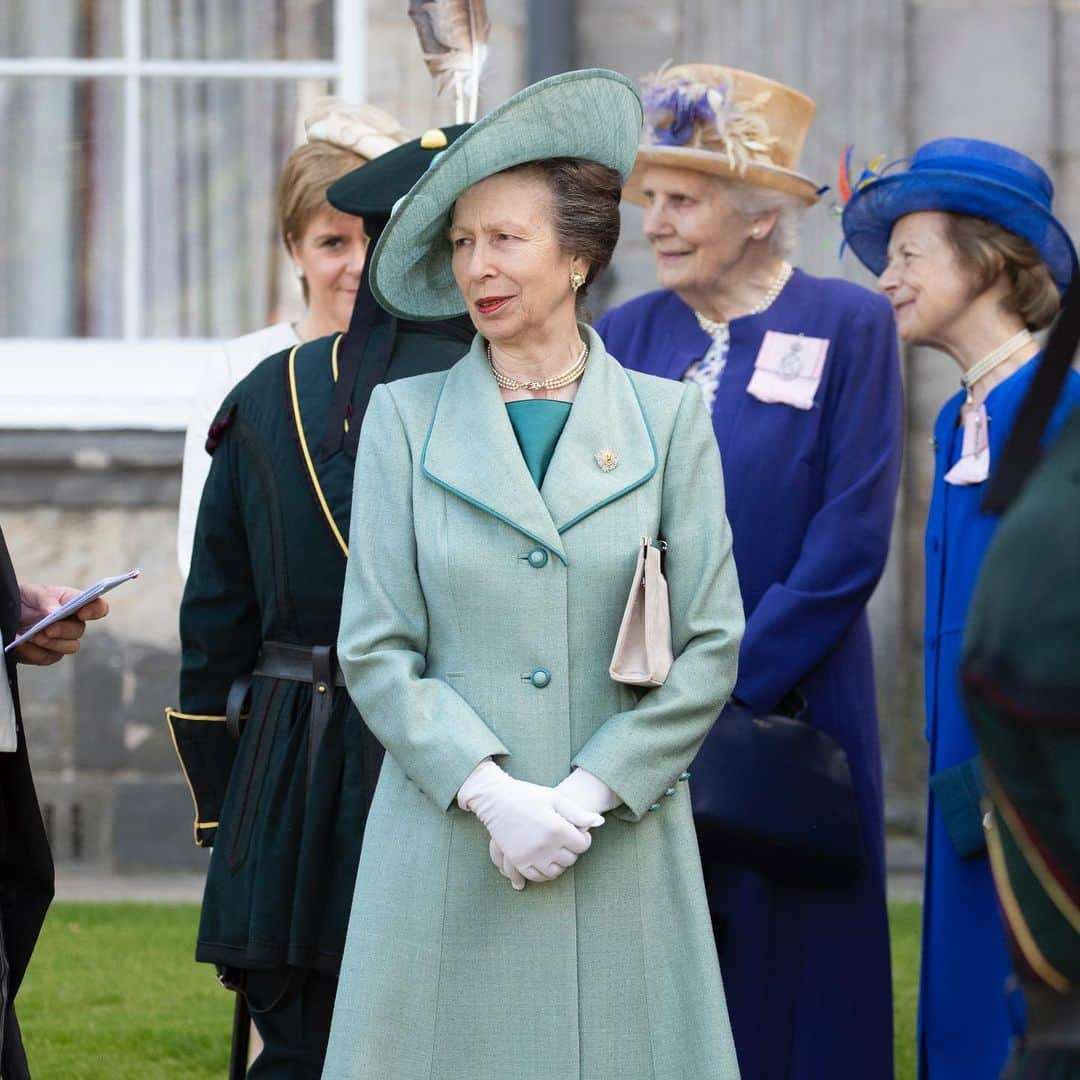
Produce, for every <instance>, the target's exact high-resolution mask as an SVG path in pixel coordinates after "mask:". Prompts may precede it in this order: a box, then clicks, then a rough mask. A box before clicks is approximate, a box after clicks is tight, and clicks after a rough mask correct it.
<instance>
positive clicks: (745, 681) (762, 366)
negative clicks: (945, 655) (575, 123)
mask: <svg viewBox="0 0 1080 1080" xmlns="http://www.w3.org/2000/svg"><path fill="white" fill-rule="evenodd" d="M645 103H646V125H647V139H648V142H647V143H646V145H644V146H642V147H641V148H640V151H639V155H638V160H637V165H636V168H635V173H634V176H633V177H632V178H631V182H630V185H629V187H628V192H627V193H628V197H630V198H632V199H634V200H635V201H638V202H641V203H643V204H644V205H645V207H646V212H645V232H646V235H647V237H648V239H649V241H650V243H651V245H652V248H653V252H654V255H655V257H656V264H657V274H658V277H659V279H660V284H661V285H662V286H663V288H662V290H661V291H659V292H654V293H650V294H648V295H646V296H643V297H640V298H639V299H637V300H634V301H632V302H630V303H628V304H625V305H623V306H622V307H620V308H617V309H616V310H614V311H611V312H609V313H608V314H607V315H606V316H604V317H603V318H602V319H601V320H600V322H599V323H598V330H599V332H600V333H601V335H602V336H603V338H604V340H605V341H606V342H607V343H608V347H609V349H610V351H611V353H612V355H614V356H616V357H618V359H619V360H620V361H621V362H622V363H623V364H624V365H626V366H628V367H630V368H634V369H637V370H642V371H647V372H650V373H652V374H657V375H664V376H668V377H669V378H672V379H683V380H687V381H691V380H692V381H695V382H698V383H699V384H700V385H701V386H702V389H703V392H704V394H705V397H706V401H707V402H708V403H709V405H710V408H711V412H712V421H713V427H714V430H715V433H716V437H717V440H718V442H719V444H720V452H721V458H722V459H723V461H724V478H725V486H726V487H727V492H728V495H727V498H728V504H727V505H728V516H729V519H730V521H731V528H732V532H733V534H734V545H735V561H736V566H737V567H738V572H739V583H740V587H741V591H742V598H743V605H744V607H745V611H746V635H745V637H744V639H743V644H742V648H741V651H740V655H739V674H738V681H737V683H736V686H735V691H734V694H735V697H737V698H739V699H741V700H742V701H743V702H746V703H747V704H748V705H750V706H752V707H753V708H754V709H755V710H759V711H761V712H766V711H770V710H773V709H774V708H775V707H776V706H777V705H778V703H779V702H780V700H781V699H782V698H784V697H785V695H787V694H788V692H789V691H791V690H792V689H795V688H798V689H799V690H801V691H802V693H803V694H804V695H805V697H806V698H807V700H808V703H809V707H810V713H811V715H812V718H813V722H814V723H815V724H816V725H817V726H819V727H820V728H822V729H824V730H825V731H827V732H829V733H830V734H831V735H832V736H833V737H834V738H835V739H837V740H838V741H839V742H840V743H841V745H842V746H843V747H844V748H845V749H846V751H847V753H848V756H849V759H850V762H851V768H852V773H853V781H854V786H855V791H856V796H857V800H858V807H859V813H860V818H861V824H862V831H863V843H864V856H865V860H864V861H865V870H864V872H863V873H862V875H861V877H860V878H859V880H858V881H857V882H856V883H855V884H853V885H850V886H846V887H843V888H837V889H834V890H830V891H810V890H808V889H801V888H794V887H782V886H779V885H776V884H773V883H772V882H771V881H769V880H768V879H766V878H765V877H763V876H762V875H760V874H758V873H756V872H754V871H751V870H746V869H741V868H739V867H737V866H733V865H728V864H723V863H720V862H717V861H715V859H714V858H711V857H706V859H705V862H704V870H705V880H706V887H707V891H708V897H709V905H710V908H711V911H712V916H713V925H714V929H715V931H716V937H717V945H718V947H719V951H720V960H721V966H722V969H723V974H724V985H725V986H726V988H727V993H728V1009H729V1012H730V1016H731V1022H732V1028H733V1031H734V1035H735V1046H736V1049H737V1051H738V1055H739V1063H740V1067H741V1070H742V1075H743V1077H744V1078H746V1080H821V1078H822V1077H828V1078H829V1080H842V1078H848V1077H850V1078H851V1080H869V1078H871V1077H873V1078H874V1080H886V1078H888V1077H891V1076H892V998H891V979H890V967H889V943H888V920H887V914H886V905H885V876H884V839H883V833H884V829H883V805H882V804H883V800H882V778H881V755H880V749H879V741H878V722H877V711H876V706H875V694H874V675H873V666H872V657H871V646H870V632H869V628H868V625H867V619H866V603H867V601H868V600H869V598H870V594H871V593H872V592H873V590H874V586H875V585H876V583H877V581H878V578H879V577H880V575H881V572H882V569H883V567H884V565H885V558H886V554H887V551H888V546H889V535H890V530H891V526H892V518H893V506H894V501H895V497H896V489H897V483H898V477H899V467H900V455H901V443H902V393H901V384H900V369H899V364H898V360H897V349H896V336H895V329H894V324H893V319H892V315H891V312H890V310H889V305H888V303H887V302H886V301H885V300H884V298H882V297H880V296H875V295H874V294H872V293H870V292H868V291H866V290H865V289H861V288H859V287H857V286H855V285H851V284H848V283H847V282H844V281H839V280H823V279H817V278H813V277H810V276H809V275H807V274H804V273H803V272H802V271H800V270H793V269H792V267H791V266H790V265H789V264H788V263H787V262H785V261H784V258H785V255H786V254H787V252H788V251H790V249H791V247H792V246H793V244H794V239H795V233H796V229H797V225H798V220H799V218H800V217H801V215H802V213H803V211H804V210H805V209H806V208H807V206H809V205H810V204H812V203H813V202H814V201H816V198H817V186H816V185H815V184H814V183H813V182H812V181H810V180H808V179H807V178H806V177H804V176H801V175H799V174H798V173H797V172H795V171H794V169H795V166H796V164H797V158H798V154H799V150H800V148H801V146H802V142H803V139H804V137H805V134H806V131H807V129H808V127H809V124H810V119H811V117H812V115H813V111H814V104H813V102H812V101H810V100H809V99H808V98H806V97H804V96H803V95H802V94H799V93H797V92H795V91H793V90H790V89H788V88H787V87H784V86H781V85H780V84H778V83H773V82H771V81H770V80H767V79H761V78H759V77H758V76H755V75H750V74H748V73H745V72H738V71H731V70H729V69H724V68H717V67H712V66H709V65H703V64H690V65H683V66H681V67H674V68H669V69H667V70H666V71H665V72H663V73H661V75H660V76H659V77H658V79H657V80H656V82H655V83H654V85H653V86H652V87H650V88H648V89H647V91H646V95H645ZM721 722H723V721H721ZM708 782H709V778H708V777H707V776H703V775H701V774H700V773H697V772H695V773H694V778H693V780H692V781H691V783H693V784H707V783H708ZM763 783H767V778H763ZM855 1016H857V1017H858V1018H859V1019H858V1023H857V1024H855V1023H853V1020H852V1018H853V1017H855Z"/></svg>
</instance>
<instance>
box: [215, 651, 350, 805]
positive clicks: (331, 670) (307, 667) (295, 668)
mask: <svg viewBox="0 0 1080 1080" xmlns="http://www.w3.org/2000/svg"><path fill="white" fill-rule="evenodd" d="M255 676H262V677H265V678H268V679H285V680H287V681H289V682H300V683H309V684H310V685H311V713H310V716H309V719H308V769H307V775H308V784H309V786H310V783H311V778H312V775H313V773H314V770H315V758H316V757H317V756H318V751H319V746H320V744H321V743H322V739H323V735H324V734H325V732H326V725H327V724H328V723H329V721H330V710H331V708H332V707H333V704H334V687H335V686H344V685H345V676H344V674H343V673H342V670H341V668H340V667H339V666H338V662H337V649H336V647H335V646H333V645H313V646H308V645H287V644H285V643H284V642H281V641H264V642H263V646H262V649H261V650H260V652H259V657H258V659H257V660H256V661H255V668H254V670H253V671H252V672H251V674H250V675H243V676H241V677H240V678H238V679H237V680H236V681H235V682H234V683H233V685H232V688H231V689H230V690H229V697H228V701H227V703H226V706H225V724H226V727H227V728H228V730H229V734H230V735H232V737H233V739H235V740H236V741H237V742H239V741H240V733H241V731H242V730H243V713H244V708H245V705H246V703H247V700H248V697H249V696H250V694H251V680H252V679H253V678H254V677H255Z"/></svg>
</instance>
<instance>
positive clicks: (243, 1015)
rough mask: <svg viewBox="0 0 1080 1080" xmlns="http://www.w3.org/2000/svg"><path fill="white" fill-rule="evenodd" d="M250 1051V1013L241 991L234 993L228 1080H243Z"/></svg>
mask: <svg viewBox="0 0 1080 1080" xmlns="http://www.w3.org/2000/svg"><path fill="white" fill-rule="evenodd" d="M250 1049H251V1013H250V1012H249V1010H248V1004H247V998H246V997H245V996H244V993H243V991H242V990H238V991H237V993H236V1005H235V1006H234V1007H233V1028H232V1048H231V1049H230V1051H229V1080H244V1077H246V1076H247V1066H248V1053H249V1051H250Z"/></svg>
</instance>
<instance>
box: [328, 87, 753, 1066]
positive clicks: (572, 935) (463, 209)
mask: <svg viewBox="0 0 1080 1080" xmlns="http://www.w3.org/2000/svg"><path fill="white" fill-rule="evenodd" d="M640 123H641V107H640V102H639V100H638V97H637V94H636V91H635V90H634V88H633V85H632V84H631V83H630V82H629V81H628V80H626V79H624V78H623V77H622V76H619V75H616V74H614V73H612V72H601V71H588V72H571V73H568V74H566V75H562V76H556V77H555V78H553V79H549V80H546V81H545V82H543V83H540V84H537V85H536V86H533V87H530V88H528V89H526V90H525V91H523V92H522V93H520V94H518V95H517V96H516V97H515V98H513V99H512V100H511V101H510V102H508V103H507V104H505V105H503V106H502V107H500V108H499V109H496V110H495V111H494V112H492V113H491V114H490V115H488V116H487V117H485V118H484V119H483V120H481V121H480V122H479V123H478V124H476V125H475V126H474V127H473V128H472V129H471V130H470V131H469V132H467V133H466V134H465V135H463V136H462V137H461V138H460V139H459V140H457V142H455V143H454V144H453V145H452V146H451V147H449V148H448V149H447V150H446V151H445V152H444V153H443V154H442V155H441V157H439V158H437V159H436V161H435V162H434V163H433V165H432V167H431V168H430V169H429V170H428V172H427V173H426V174H425V175H424V177H423V178H422V179H421V180H420V181H419V182H418V183H417V184H416V186H415V187H414V188H413V189H412V191H411V192H410V193H409V195H407V196H406V198H405V199H404V200H403V201H402V203H401V204H400V205H399V206H398V207H397V210H396V212H395V214H394V216H393V217H392V218H391V221H390V224H389V225H388V227H387V228H386V230H385V231H384V233H383V235H382V238H381V240H380V243H379V246H378V248H377V249H376V252H375V254H374V256H373V262H372V267H371V280H372V286H373V290H374V292H375V294H376V296H377V298H378V299H379V300H380V302H381V303H382V304H383V305H384V306H385V307H387V308H388V309H389V310H391V311H393V312H395V313H399V314H404V313H406V312H408V313H411V315H412V316H413V317H415V316H423V317H429V318H434V317H442V316H444V315H447V314H450V313H458V312H460V311H462V309H464V308H467V310H468V311H469V313H470V314H471V315H472V317H473V318H474V320H475V323H476V326H477V328H478V331H479V333H478V336H477V338H476V339H475V340H474V342H473V346H472V349H471V350H470V352H469V353H468V354H467V355H466V356H464V357H463V358H462V359H461V360H460V361H459V362H458V363H457V364H456V365H455V366H454V367H453V368H451V370H450V371H449V372H448V373H439V374H436V375H432V376H420V377H417V378H412V379H405V380H402V381H400V382H398V383H395V384H393V385H388V386H385V387H378V388H377V389H376V391H375V393H374V394H373V396H372V399H371V404H370V407H369V410H368V413H367V417H366V419H365V421H364V427H363V431H362V434H361V439H360V441H361V450H360V452H359V453H358V454H357V463H358V464H357V469H356V476H355V488H354V502H353V518H352V527H351V541H350V556H349V566H348V571H347V575H346V584H345V596H344V606H343V612H342V621H341V630H340V637H339V643H338V650H339V657H340V660H341V665H342V668H343V670H344V672H345V677H346V680H347V683H348V687H349V692H350V693H351V694H352V696H353V698H354V700H355V701H356V704H357V706H358V708H359V709H360V711H361V713H362V714H363V716H364V718H365V720H366V721H367V723H368V724H369V726H370V727H371V729H372V731H373V732H374V733H375V734H376V736H377V737H378V738H379V740H380V741H381V742H382V743H383V744H384V745H385V747H386V750H387V756H386V759H385V763H384V765H383V770H382V774H381V776H380V779H379V784H378V788H377V791H376V794H375V799H374V803H373V805H372V808H371V812H370V814H369V817H368V822H367V828H366V831H365V835H364V845H363V851H362V854H361V860H360V869H359V872H358V877H357V885H356V893H355V897H354V901H353V910H352V918H351V922H350V926H349V934H348V940H347V943H346V948H345V957H344V961H343V964H342V971H341V982H340V986H339V990H338V996H337V1003H336V1006H335V1012H334V1021H333V1026H332V1030H331V1037H330V1046H329V1051H328V1054H327V1058H326V1065H325V1069H324V1073H323V1076H324V1077H326V1078H332V1080H338V1078H371V1080H376V1078H377V1080H461V1078H464V1077H468V1078H469V1080H506V1078H508V1077H513V1078H515V1080H581V1078H588V1080H638V1078H652V1080H713V1078H715V1080H728V1078H734V1077H737V1076H738V1065H737V1062H736V1056H735V1048H734V1046H733V1044H732V1040H731V1030H730V1026H729V1024H728V1019H727V1009H726V1004H725V999H724V990H723V985H722V982H721V976H720V969H719V965H718V963H717V958H716V951H715V947H714V944H713V936H712V930H711V926H710V923H709V915H708V909H707V906H706V901H705V891H704V886H703V882H702V875H701V866H700V862H699V859H698V851H697V845H696V841H695V837H694V828H693V822H692V819H691V814H690V798H689V792H688V788H687V784H686V783H685V781H686V779H687V777H688V773H687V767H688V765H689V763H690V762H691V760H692V759H693V757H694V754H695V753H696V751H697V749H698V747H699V746H700V744H701V741H702V740H703V738H704V737H705V735H706V733H707V732H708V730H709V728H710V726H711V725H712V723H713V721H714V719H715V717H716V716H717V714H718V713H719V711H720V709H721V708H722V706H723V704H724V702H725V701H726V699H727V697H728V695H729V693H730V691H731V687H732V685H733V683H734V680H735V673H736V658H737V655H738V648H739V641H740V638H741V635H742V629H743V616H742V607H741V602H740V599H739V589H738V581H737V578H736V573H735V566H734V563H733V561H732V555H731V534H730V531H729V529H728V525H727V520H726V518H725V515H724V510H723V501H722V498H721V499H720V500H718V499H717V498H716V492H718V491H722V484H723V481H722V477H721V469H720V459H719V456H718V451H717V449H716V441H715V439H714V437H713V434H712V429H711V426H710V423H709V420H708V417H707V415H706V413H705V409H704V406H703V404H702V402H701V399H700V395H699V392H698V390H697V389H696V388H695V387H693V386H684V385H681V384H679V383H672V382H669V381H665V380H661V379H657V378H653V377H651V376H648V375H639V374H637V373H631V372H627V371H625V370H624V369H623V368H622V367H621V366H620V365H619V364H618V362H617V361H616V360H615V359H614V358H613V357H611V356H609V355H608V354H607V352H606V351H605V349H604V345H603V342H602V341H601V340H600V338H599V337H598V336H597V334H596V333H595V331H593V330H592V329H591V328H589V327H588V326H586V325H584V324H583V323H579V322H577V320H576V301H579V300H580V299H581V297H582V296H583V294H584V291H585V288H586V287H587V285H588V283H589V282H591V280H592V279H593V278H594V277H595V275H596V274H597V273H599V272H600V271H601V270H602V269H603V268H604V267H605V266H606V265H607V263H608V260H609V259H610V256H611V251H612V249H613V248H614V246H615V241H616V239H617V237H618V221H619V218H618V204H619V197H620V190H621V185H622V182H624V181H625V178H626V176H627V175H628V173H629V171H630V167H631V165H632V163H633V159H634V154H635V150H636V146H637V142H638V135H639V129H640ZM702 493H707V494H702ZM643 536H648V537H653V538H663V540H665V541H666V542H667V545H668V549H667V555H666V566H665V572H666V575H667V580H668V586H669V590H670V610H671V636H672V645H673V652H674V656H675V660H674V663H673V664H672V666H671V670H670V673H669V674H668V676H667V679H666V681H665V682H664V683H663V685H661V686H659V687H656V688H653V689H648V690H645V689H638V688H632V687H630V686H627V685H624V684H622V683H618V682H615V681H614V680H613V679H612V678H611V676H610V674H609V671H608V668H609V664H610V661H611V657H612V651H613V648H614V645H615V640H616V635H617V633H618V630H619V625H620V620H621V617H622V613H623V608H624V605H625V603H626V599H627V594H628V592H629V589H630V584H631V579H632V577H633V572H634V566H635V561H636V558H637V552H638V549H639V546H640V541H641V537H643Z"/></svg>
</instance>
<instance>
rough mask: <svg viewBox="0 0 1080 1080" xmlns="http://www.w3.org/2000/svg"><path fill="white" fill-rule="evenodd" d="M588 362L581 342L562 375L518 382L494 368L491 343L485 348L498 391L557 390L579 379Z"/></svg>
mask: <svg viewBox="0 0 1080 1080" xmlns="http://www.w3.org/2000/svg"><path fill="white" fill-rule="evenodd" d="M588 360H589V346H588V343H587V342H582V343H581V352H579V353H578V357H577V359H576V360H575V361H574V362H573V363H572V364H571V365H570V366H569V367H568V368H567V369H566V370H565V371H564V372H562V374H560V375H552V376H551V378H550V379H542V380H541V381H540V382H519V381H518V380H517V379H515V378H513V377H512V376H510V375H507V374H506V372H504V371H500V370H499V369H498V368H497V367H496V366H495V359H494V357H493V356H492V355H491V343H490V342H489V343H488V346H487V362H488V366H489V367H490V368H491V373H492V374H493V375H494V376H495V382H496V383H498V385H499V389H500V390H559V389H561V388H562V387H564V386H569V385H570V384H571V383H572V382H577V380H578V379H580V378H581V376H582V374H583V373H584V371H585V365H586V363H588Z"/></svg>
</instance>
